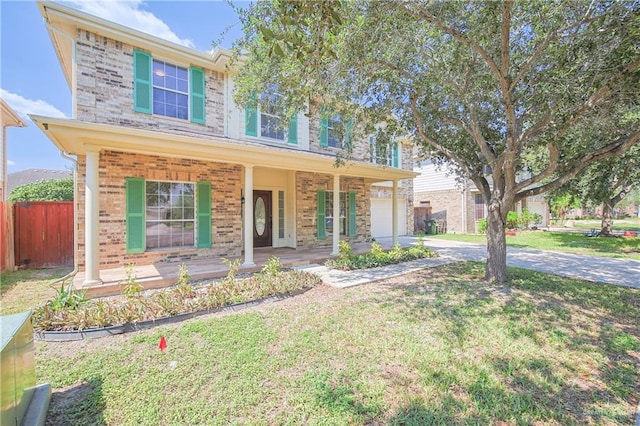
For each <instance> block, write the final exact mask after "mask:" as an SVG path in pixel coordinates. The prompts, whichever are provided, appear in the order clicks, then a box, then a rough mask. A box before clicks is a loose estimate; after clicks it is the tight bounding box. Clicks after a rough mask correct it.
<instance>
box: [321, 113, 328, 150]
mask: <svg viewBox="0 0 640 426" xmlns="http://www.w3.org/2000/svg"><path fill="white" fill-rule="evenodd" d="M320 146H329V117H328V114H327V109H326V108H325V107H320Z"/></svg>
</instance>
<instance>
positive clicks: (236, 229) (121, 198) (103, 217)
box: [77, 151, 242, 270]
mask: <svg viewBox="0 0 640 426" xmlns="http://www.w3.org/2000/svg"><path fill="white" fill-rule="evenodd" d="M84 160H85V159H84V157H81V158H79V161H78V189H79V191H78V192H79V194H78V201H77V202H78V205H79V206H80V207H81V206H84V199H85V194H84V185H85V178H86V172H85V161H84ZM99 168H100V170H99V181H100V194H99V203H100V237H99V238H100V267H101V268H113V267H119V266H122V265H125V264H128V263H135V264H150V263H154V262H160V261H175V262H181V261H185V260H188V259H196V258H206V257H211V256H215V257H225V256H239V255H240V254H241V250H242V238H240V236H241V235H242V234H241V232H242V218H241V214H240V209H241V202H240V189H241V188H242V185H241V180H240V177H241V175H242V168H241V167H240V166H237V165H231V164H222V163H212V162H205V161H198V160H187V159H178V158H168V157H160V156H153V155H141V154H129V153H122V152H114V151H103V152H101V153H100V162H99ZM130 177H136V178H143V179H145V180H160V181H178V182H193V183H195V182H211V207H212V215H211V223H212V232H213V244H212V247H211V249H196V248H194V247H189V248H179V249H160V250H152V251H147V252H145V253H138V254H131V253H127V252H126V235H125V234H126V212H125V207H126V206H125V203H126V198H125V179H126V178H130ZM78 243H79V250H78V266H79V267H80V270H83V269H84V264H85V261H84V248H85V247H84V245H85V238H84V209H83V208H80V209H78Z"/></svg>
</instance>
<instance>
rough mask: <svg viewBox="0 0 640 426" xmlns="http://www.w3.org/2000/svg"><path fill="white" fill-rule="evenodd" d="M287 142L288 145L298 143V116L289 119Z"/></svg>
mask: <svg viewBox="0 0 640 426" xmlns="http://www.w3.org/2000/svg"><path fill="white" fill-rule="evenodd" d="M287 141H288V142H289V143H293V144H297V143H298V114H295V115H294V116H293V117H291V120H290V121H289V131H288V132H287Z"/></svg>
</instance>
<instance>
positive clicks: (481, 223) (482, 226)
mask: <svg viewBox="0 0 640 426" xmlns="http://www.w3.org/2000/svg"><path fill="white" fill-rule="evenodd" d="M478 233H479V234H486V233H487V218H486V217H483V218H482V219H480V220H478Z"/></svg>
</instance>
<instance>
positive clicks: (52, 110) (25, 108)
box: [0, 89, 66, 120]
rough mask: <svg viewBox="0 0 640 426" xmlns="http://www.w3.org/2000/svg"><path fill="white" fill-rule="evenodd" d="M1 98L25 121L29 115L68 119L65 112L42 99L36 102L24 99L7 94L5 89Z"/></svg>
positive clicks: (0, 92)
mask: <svg viewBox="0 0 640 426" xmlns="http://www.w3.org/2000/svg"><path fill="white" fill-rule="evenodd" d="M0 96H2V99H4V100H5V102H7V103H8V104H9V105H10V106H11V108H13V109H14V110H15V112H17V113H18V115H19V116H20V117H22V119H23V120H29V117H28V116H27V114H36V115H44V116H47V117H57V118H66V115H65V114H64V112H62V111H60V110H59V109H58V108H56V107H54V106H53V105H51V104H49V103H47V102H45V101H43V100H42V99H38V100H35V101H34V100H32V99H27V98H23V97H22V96H20V95H18V94H16V93H11V92H7V91H6V90H4V89H0Z"/></svg>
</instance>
